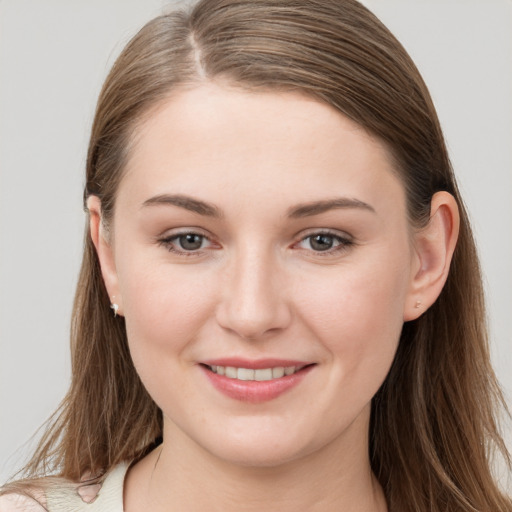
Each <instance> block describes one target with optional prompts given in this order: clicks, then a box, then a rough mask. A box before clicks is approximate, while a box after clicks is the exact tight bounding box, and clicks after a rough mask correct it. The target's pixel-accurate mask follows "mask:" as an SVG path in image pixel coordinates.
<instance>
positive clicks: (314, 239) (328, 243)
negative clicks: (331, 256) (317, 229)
mask: <svg viewBox="0 0 512 512" xmlns="http://www.w3.org/2000/svg"><path fill="white" fill-rule="evenodd" d="M308 238H309V243H310V245H311V248H312V249H313V250H315V251H328V250H329V249H332V247H333V246H334V242H335V240H334V239H335V237H334V236H331V235H322V234H318V235H313V236H310V237H308Z"/></svg>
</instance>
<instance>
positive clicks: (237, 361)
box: [201, 357, 313, 370]
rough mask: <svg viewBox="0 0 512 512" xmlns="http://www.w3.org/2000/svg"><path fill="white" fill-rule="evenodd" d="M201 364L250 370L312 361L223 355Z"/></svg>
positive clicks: (304, 363)
mask: <svg viewBox="0 0 512 512" xmlns="http://www.w3.org/2000/svg"><path fill="white" fill-rule="evenodd" d="M201 363H202V364H204V365H206V366H232V367H234V368H247V369H250V370H262V369H264V368H278V367H281V366H283V367H290V366H295V367H304V366H308V365H310V364H313V363H312V362H309V361H307V362H305V361H296V360H293V359H274V358H272V359H268V358H267V359H257V360H250V359H242V358H238V357H224V358H220V359H208V360H206V361H201Z"/></svg>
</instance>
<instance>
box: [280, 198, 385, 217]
mask: <svg viewBox="0 0 512 512" xmlns="http://www.w3.org/2000/svg"><path fill="white" fill-rule="evenodd" d="M345 208H347V209H348V208H358V209H362V210H367V211H370V212H372V213H376V211H375V209H374V208H373V207H372V206H370V205H369V204H368V203H365V202H364V201H360V200H359V199H352V198H349V197H338V198H334V199H326V200H323V201H313V202H311V203H304V204H299V205H298V206H294V207H293V208H290V209H289V210H288V217H291V218H293V219H298V218H302V217H311V216H313V215H319V214H320V213H324V212H326V211H329V210H335V209H345Z"/></svg>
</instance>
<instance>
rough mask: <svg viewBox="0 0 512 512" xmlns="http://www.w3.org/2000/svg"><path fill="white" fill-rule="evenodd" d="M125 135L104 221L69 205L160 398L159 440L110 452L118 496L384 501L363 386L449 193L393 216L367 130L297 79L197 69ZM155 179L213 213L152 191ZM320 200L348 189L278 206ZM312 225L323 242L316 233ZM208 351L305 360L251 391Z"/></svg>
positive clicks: (158, 501)
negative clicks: (121, 468)
mask: <svg viewBox="0 0 512 512" xmlns="http://www.w3.org/2000/svg"><path fill="white" fill-rule="evenodd" d="M135 140H136V143H135V145H134V148H133V150H132V155H131V157H130V159H129V163H128V166H127V169H126V173H125V176H124V177H123V179H122V181H121V184H120V187H119V190H118V195H117V199H116V208H115V214H114V219H113V225H112V226H110V227H109V228H110V229H109V230H108V235H107V231H106V230H104V228H103V225H102V221H101V204H100V202H99V200H98V199H97V198H96V197H91V198H90V199H89V204H88V206H89V210H90V213H91V234H92V238H93V241H94V243H95V245H96V248H97V251H98V255H99V258H100V262H101V266H102V272H103V276H104V280H105V283H106V286H107V289H108V291H109V294H110V296H111V297H113V299H112V301H113V302H115V303H117V304H118V305H119V314H121V315H123V316H124V317H125V321H126V328H127V333H128V341H129V346H130V350H131V354H132V357H133V361H134V364H135V366H136V368H137V371H138V372H139V375H140V377H141V379H142V381H143V382H144V384H145V386H146V388H147V390H148V391H149V393H150V395H151V396H152V397H153V399H154V400H155V401H156V403H157V404H158V405H159V406H160V407H161V409H162V410H163V413H164V443H163V445H162V446H161V447H159V448H158V449H157V450H156V451H154V452H153V453H151V454H150V455H148V456H147V457H146V458H145V459H143V460H142V461H140V462H139V463H137V464H136V465H134V466H133V467H132V468H131V469H130V471H129V473H128V476H127V479H126V485H125V509H126V510H127V511H128V512H130V511H132V510H133V511H135V510H137V511H141V510H152V511H157V512H158V511H159V510H183V511H188V510H191V511H192V510H206V509H208V510H214V511H215V510H219V511H220V510H222V511H230V510H240V506H241V505H243V510H248V511H250V510H279V511H287V510H294V511H298V510H299V511H302V510H303V511H306V510H308V511H311V510H314V511H331V510H333V511H334V510H344V511H352V510H353V511H359V512H364V511H377V510H386V504H385V500H384V497H383V494H382V490H381V488H380V486H379V484H378V483H377V482H376V480H375V478H374V477H373V475H372V472H371V469H370V464H369V459H368V453H367V451H368V425H369V413H370V402H371V399H372V397H373V396H374V394H375V393H376V391H377V390H378V388H379V387H380V385H381V384H382V382H383V380H384V379H385V377H386V374H387V372H388V370H389V368H390V365H391V363H392V361H393V357H394V354H395V351H396V348H397V344H398V340H399V336H400V331H401V328H402V325H403V322H404V321H407V320H412V319H414V318H416V317H418V316H419V315H420V314H422V313H423V312H424V311H425V309H426V308H428V307H429V306H430V305H431V304H432V303H433V302H434V301H435V299H436V298H437V296H438V295H439V293H440V291H441V289H442V286H443V284H444V282H445V279H446V275H447V272H448V269H449V264H450V259H451V255H452V253H453V250H454V246H455V242H456V238H457V230H458V214H457V206H456V203H455V201H454V199H453V198H452V196H450V195H449V194H447V193H445V192H440V193H438V194H436V195H435V196H434V197H433V199H432V214H431V221H430V223H429V225H428V226H427V227H426V228H424V229H422V230H420V231H415V230H413V229H412V227H411V226H410V225H409V223H408V220H407V215H406V206H405V205H406V200H405V192H404V188H403V186H402V183H401V182H400V180H399V178H398V177H397V173H396V170H395V169H394V168H393V164H392V160H391V158H390V156H389V154H388V151H387V149H386V147H385V145H384V144H383V143H381V142H380V141H379V140H377V139H376V138H373V137H372V136H370V135H369V134H368V133H367V132H365V131H364V130H363V129H362V128H360V127H359V126H358V125H356V124H355V123H353V122H352V121H350V120H349V119H347V118H346V117H344V116H343V115H341V114H340V113H339V112H337V111H335V110H334V109H332V108H331V107H329V106H327V105H325V104H322V103H319V102H317V101H314V100H312V99H310V98H307V97H304V96H301V95H299V94H292V93H253V92H248V91H243V90H241V89H237V88H235V87H232V86H228V85H226V84H212V83H203V84H201V85H199V86H197V87H195V88H192V89H188V90H182V91H179V92H175V93H174V94H173V95H172V97H170V98H169V99H168V100H167V101H166V102H165V103H163V104H162V105H160V106H159V107H158V108H157V109H155V110H154V111H153V112H152V114H151V115H150V116H149V117H148V118H146V119H145V121H144V122H143V123H142V124H141V125H140V126H139V127H138V130H137V134H136V137H135ZM165 194H167V195H169V194H174V195H175V194H180V195H183V196H187V197H191V198H193V199H195V200H200V201H203V202H207V203H209V204H211V205H213V206H214V207H215V208H216V210H218V211H219V212H220V215H219V216H218V217H214V216H211V215H203V214H201V213H198V212H194V211H190V210H189V209H187V208H184V207H182V206H177V205H175V204H168V203H165V204H164V203H162V202H158V201H156V200H155V199H154V198H156V197H161V196H162V195H165ZM152 198H153V199H152ZM339 198H344V200H346V199H349V200H350V201H352V203H351V204H349V205H348V206H347V205H345V206H344V207H331V208H328V209H326V210H325V211H322V212H318V211H317V212H316V213H314V214H312V215H306V216H304V215H302V216H295V217H293V216H292V217H290V215H289V213H290V211H291V210H293V209H296V208H297V207H298V206H301V205H305V204H309V203H312V202H319V201H320V202H322V201H324V202H325V201H329V200H332V199H339ZM148 200H149V203H148ZM354 201H357V203H354ZM362 203H364V205H366V206H361V204H362ZM203 213H204V212H203ZM310 213H311V212H310ZM184 232H185V233H190V232H193V233H197V234H199V235H204V236H205V238H203V239H202V238H199V239H197V240H199V241H200V242H201V247H200V249H198V250H192V251H189V253H188V255H186V254H185V252H186V251H185V250H184V249H183V248H182V247H180V240H179V239H177V238H176V235H177V234H183V233H184ZM319 233H320V234H321V233H324V234H325V233H327V235H328V236H330V237H331V238H327V239H325V241H327V242H329V243H332V248H330V249H328V250H327V251H320V250H317V249H318V246H315V245H313V241H314V240H313V239H312V236H314V235H317V234H319ZM173 236H174V237H175V238H174V239H173V238H172V237H173ZM181 240H183V239H181ZM170 249H174V250H178V251H181V252H178V253H177V252H172V251H171V250H170ZM418 302H420V303H421V304H420V305H419V307H418ZM220 357H243V358H245V359H249V360H257V359H261V358H281V359H293V360H299V361H304V362H308V363H314V367H313V368H312V370H311V371H310V372H309V373H308V374H307V375H306V376H305V378H304V379H303V380H302V381H301V382H300V383H299V384H298V385H297V386H295V387H294V388H292V389H291V390H289V391H287V392H286V393H284V394H282V395H280V396H279V397H277V398H275V399H273V400H270V401H266V402H263V403H258V404H254V403H247V402H244V401H242V400H235V399H233V398H229V397H226V396H225V395H224V394H222V393H220V392H219V391H218V390H216V389H215V388H214V387H213V386H212V385H211V384H210V382H209V380H208V379H207V378H206V377H205V373H204V370H203V369H202V368H201V367H200V365H199V364H200V363H201V362H202V361H205V360H208V359H213V358H220ZM198 489H200V492H198Z"/></svg>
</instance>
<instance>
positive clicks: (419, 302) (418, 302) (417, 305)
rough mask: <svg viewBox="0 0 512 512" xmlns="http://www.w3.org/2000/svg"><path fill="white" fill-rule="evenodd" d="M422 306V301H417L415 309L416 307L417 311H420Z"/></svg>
mask: <svg viewBox="0 0 512 512" xmlns="http://www.w3.org/2000/svg"><path fill="white" fill-rule="evenodd" d="M420 306H421V300H417V301H416V304H415V305H414V307H415V308H416V309H418V308H419V307H420Z"/></svg>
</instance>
